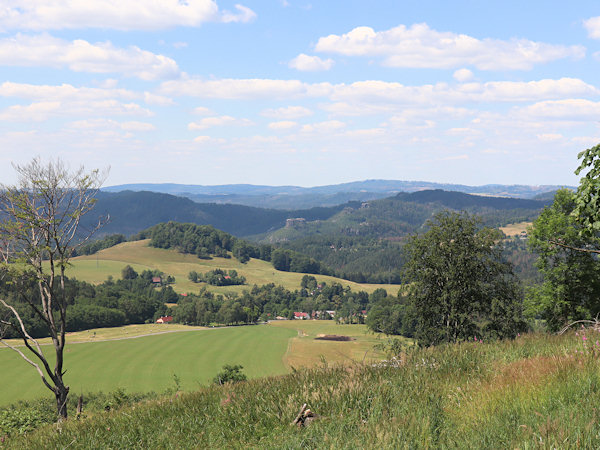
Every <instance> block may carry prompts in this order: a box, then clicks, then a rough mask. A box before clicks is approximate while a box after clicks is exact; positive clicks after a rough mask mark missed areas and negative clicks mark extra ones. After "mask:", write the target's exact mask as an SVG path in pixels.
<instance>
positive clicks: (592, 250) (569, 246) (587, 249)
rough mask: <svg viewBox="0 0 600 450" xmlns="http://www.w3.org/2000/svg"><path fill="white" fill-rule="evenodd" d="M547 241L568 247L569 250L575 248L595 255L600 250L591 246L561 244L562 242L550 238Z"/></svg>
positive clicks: (599, 252)
mask: <svg viewBox="0 0 600 450" xmlns="http://www.w3.org/2000/svg"><path fill="white" fill-rule="evenodd" d="M548 242H550V243H551V244H553V245H558V246H559V247H563V248H568V249H569V250H575V251H578V252H585V253H594V254H597V255H598V254H600V250H597V249H593V248H581V247H573V246H572V245H567V244H563V243H562V242H559V241H555V240H552V239H548Z"/></svg>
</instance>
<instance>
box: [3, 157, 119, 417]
mask: <svg viewBox="0 0 600 450" xmlns="http://www.w3.org/2000/svg"><path fill="white" fill-rule="evenodd" d="M13 167H14V168H15V170H16V171H17V174H18V182H17V184H16V185H15V186H2V187H1V188H0V256H1V258H2V269H3V270H2V273H3V274H4V275H5V276H6V277H7V279H9V280H10V281H11V282H12V283H14V284H15V286H16V287H17V290H18V291H19V294H20V297H22V298H21V299H19V301H20V302H21V304H22V305H27V307H28V308H30V309H31V311H33V314H34V315H35V316H37V317H38V318H39V319H40V320H41V321H42V322H43V323H44V324H45V325H46V327H47V329H48V334H49V336H50V338H51V339H52V344H53V347H54V352H55V356H56V362H55V364H54V367H53V368H52V367H51V364H50V363H49V361H48V358H46V356H44V354H43V353H42V349H41V347H40V344H39V343H38V342H37V340H36V339H34V338H33V337H32V336H31V335H30V332H29V331H28V330H27V327H26V325H25V323H24V320H23V318H22V315H21V314H20V312H19V309H20V308H19V307H18V305H17V303H18V302H15V301H12V302H11V300H9V299H6V298H5V299H1V298H0V312H3V313H4V314H2V316H0V328H4V331H6V330H7V329H11V330H12V331H13V333H12V334H13V335H15V334H16V335H17V336H19V337H20V338H21V339H22V340H23V344H24V347H23V346H16V345H14V344H12V343H10V342H7V341H6V339H4V336H5V332H4V331H3V330H1V329H0V343H2V344H4V345H5V346H6V347H9V348H11V349H12V350H14V351H15V352H17V353H18V354H19V355H20V356H21V357H22V358H23V359H24V360H25V361H27V362H28V363H29V364H31V365H32V366H33V367H34V368H35V369H36V370H37V372H38V373H39V375H40V377H41V378H42V382H43V383H44V385H45V386H46V387H47V388H48V389H50V390H51V391H52V392H53V393H54V395H55V397H56V408H57V414H58V417H59V420H63V419H66V418H67V397H68V394H69V387H68V386H66V385H65V383H64V380H63V376H64V374H65V370H64V369H63V354H64V348H65V344H66V338H65V335H66V329H65V328H66V317H67V301H68V299H67V296H66V290H65V271H66V269H67V267H68V266H69V259H70V257H71V255H72V253H73V250H74V249H75V248H76V247H77V246H79V245H81V244H82V243H83V242H85V241H86V240H87V239H89V238H90V236H91V235H92V234H93V233H94V232H95V231H96V230H97V229H98V228H99V227H100V226H101V225H102V223H103V221H102V220H98V222H97V224H96V225H95V226H94V227H93V228H92V229H89V230H82V229H81V228H82V227H80V223H81V218H82V216H83V215H84V214H86V213H88V212H89V211H90V210H91V209H92V208H93V207H94V204H95V202H96V200H95V198H94V197H95V195H96V193H97V191H98V189H99V188H100V186H101V185H102V182H103V181H104V179H105V175H106V173H107V171H105V172H104V173H100V172H99V171H98V170H93V171H91V172H86V171H85V169H84V168H83V167H80V168H79V169H76V170H73V171H71V170H70V169H69V168H68V167H66V165H65V164H64V163H63V162H62V161H60V160H54V161H50V162H48V163H42V161H41V160H40V159H39V158H35V159H34V160H32V161H31V162H30V163H28V164H26V165H13ZM21 283H22V284H23V285H25V284H29V285H31V284H33V285H34V286H36V289H37V290H38V291H39V296H38V295H27V294H26V292H27V291H26V290H25V289H18V286H19V285H20V284H21ZM11 303H12V304H11ZM2 310H4V311H2ZM21 311H22V309H21Z"/></svg>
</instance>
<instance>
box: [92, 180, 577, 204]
mask: <svg viewBox="0 0 600 450" xmlns="http://www.w3.org/2000/svg"><path fill="white" fill-rule="evenodd" d="M561 187H570V186H559V185H542V186H527V185H502V184H488V185H484V186H467V185H461V184H447V183H433V182H428V181H401V180H365V181H355V182H349V183H342V184H334V185H326V186H316V187H308V188H306V187H300V186H266V185H252V184H225V185H215V186H206V185H193V184H176V183H163V184H157V183H138V184H123V185H117V186H109V187H106V188H103V191H105V192H121V191H125V190H129V191H152V192H160V193H163V194H171V195H177V196H183V197H187V198H189V199H191V200H193V201H195V202H197V203H218V204H237V205H245V206H255V207H262V208H273V209H286V210H293V209H305V208H312V207H315V206H324V207H328V206H335V205H340V204H343V203H347V202H349V201H370V200H376V199H381V198H385V197H390V196H393V195H396V194H398V193H401V192H406V193H412V192H419V191H423V190H435V189H442V190H444V191H455V192H463V193H466V194H476V195H484V196H496V197H512V198H521V199H532V198H534V197H536V196H540V195H542V196H543V195H544V194H547V193H548V192H550V191H555V190H556V189H559V188H561ZM570 188H573V187H570ZM573 189H574V188H573Z"/></svg>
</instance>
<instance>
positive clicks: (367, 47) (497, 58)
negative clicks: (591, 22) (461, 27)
mask: <svg viewBox="0 0 600 450" xmlns="http://www.w3.org/2000/svg"><path fill="white" fill-rule="evenodd" d="M315 50H316V51H318V52H326V53H336V54H342V55H347V56H369V57H372V56H380V57H382V58H383V64H384V65H386V66H390V67H410V68H437V69H450V68H454V67H460V66H465V65H471V66H474V67H477V68H478V69H480V70H529V69H531V68H532V67H533V66H534V64H540V63H546V62H549V61H554V60H557V59H562V58H567V57H572V58H582V57H583V56H585V48H584V47H582V46H570V47H567V46H563V45H553V44H546V43H542V42H534V41H530V40H527V39H511V40H508V41H502V40H498V39H489V38H486V39H482V40H480V39H477V38H474V37H471V36H467V35H464V34H456V33H452V32H440V31H436V30H432V29H431V28H429V26H428V25H427V24H425V23H422V24H415V25H412V26H411V27H406V26H405V25H400V26H398V27H395V28H392V29H390V30H386V31H379V32H376V31H375V30H373V29H372V28H370V27H358V28H355V29H353V30H351V31H350V32H349V33H346V34H343V35H341V36H339V35H334V34H332V35H329V36H327V37H322V38H320V39H319V41H318V42H317V45H316V46H315Z"/></svg>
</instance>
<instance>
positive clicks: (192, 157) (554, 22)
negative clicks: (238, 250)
mask: <svg viewBox="0 0 600 450" xmlns="http://www.w3.org/2000/svg"><path fill="white" fill-rule="evenodd" d="M240 1H242V3H236V2H235V1H225V0H85V1H81V0H2V2H0V182H2V183H8V184H10V183H14V182H15V180H16V178H15V171H14V168H13V166H12V164H26V163H27V162H29V161H31V159H32V158H35V157H40V158H41V159H42V160H48V159H56V158H60V159H62V160H64V161H66V162H67V163H68V164H69V165H70V166H72V167H74V168H76V167H78V166H79V165H82V164H83V165H85V167H86V168H89V169H93V168H100V169H104V168H107V167H110V175H109V176H108V178H107V180H106V182H105V185H117V184H125V183H184V184H203V185H218V184H235V183H250V184H262V185H297V186H320V185H328V184H337V183H343V182H349V181H358V180H366V179H394V180H421V181H434V182H444V183H459V184H467V185H483V184H492V183H494V184H496V183H497V184H528V185H542V184H567V185H576V184H577V183H578V178H577V177H576V176H575V175H574V170H575V168H576V167H577V165H578V160H577V154H578V153H579V152H580V151H582V150H584V149H587V148H590V147H592V146H595V145H597V144H598V143H600V4H599V3H598V2H597V1H577V0H573V1H571V2H565V1H554V0H545V1H537V0H528V1H527V2H523V1H522V0H520V1H519V2H517V1H512V0H503V1H481V0H479V1H476V0H454V1H452V2H447V1H432V0H419V1H415V0H395V1H388V0H373V1H370V2H366V1H364V0H359V1H354V0H344V1H337V0H327V1H314V0H263V1H253V0H247V1H244V0H240ZM11 163H12V164H11Z"/></svg>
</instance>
